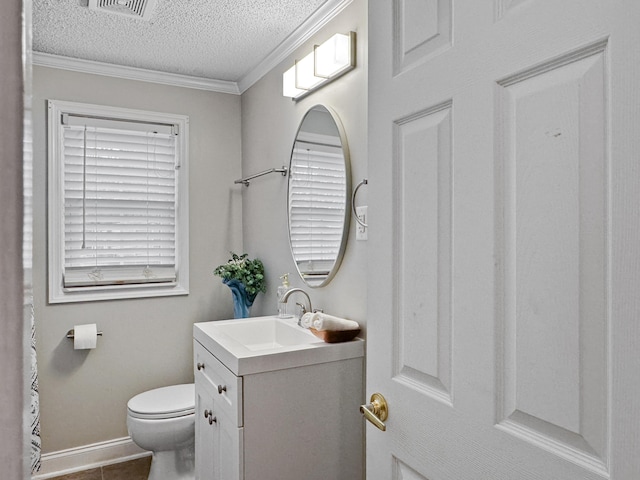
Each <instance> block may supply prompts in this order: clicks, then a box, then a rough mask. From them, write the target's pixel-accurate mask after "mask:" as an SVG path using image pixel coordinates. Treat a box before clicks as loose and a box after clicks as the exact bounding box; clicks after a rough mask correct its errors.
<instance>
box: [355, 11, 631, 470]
mask: <svg viewBox="0 0 640 480" xmlns="http://www.w3.org/2000/svg"><path fill="white" fill-rule="evenodd" d="M369 15H370V24H369V35H370V38H369V47H368V51H369V122H370V127H369V137H370V140H369V183H368V188H369V195H368V198H369V199H370V200H369V202H370V208H369V226H370V231H369V252H370V261H369V265H370V267H369V268H370V272H369V279H370V280H369V285H368V287H369V304H368V311H369V319H368V325H367V326H368V331H367V343H368V347H367V395H368V396H369V395H371V394H373V393H375V392H378V393H381V394H382V395H383V396H384V397H385V398H386V400H387V403H388V418H387V420H386V422H385V423H386V427H387V428H386V431H384V432H383V431H381V430H378V429H377V428H376V427H375V426H374V425H371V424H367V479H368V480H383V479H384V480H388V479H393V480H401V479H402V480H422V479H427V480H485V479H486V480H521V479H531V480H533V479H540V480H595V479H607V478H610V479H612V480H638V479H640V255H639V253H640V140H639V139H640V2H638V1H636V0H624V1H623V0H606V1H602V0H563V1H558V0H388V1H379V0H373V1H370V2H369Z"/></svg>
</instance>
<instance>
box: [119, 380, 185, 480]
mask: <svg viewBox="0 0 640 480" xmlns="http://www.w3.org/2000/svg"><path fill="white" fill-rule="evenodd" d="M194 411H195V387H194V384H193V383H190V384H186V385H172V386H170V387H162V388H157V389H155V390H149V391H148V392H143V393H141V394H139V395H136V396H135V397H133V398H132V399H131V400H129V402H128V403H127V429H128V430H129V436H130V437H131V440H133V442H134V443H135V444H136V445H138V446H139V447H140V448H143V449H145V450H150V451H151V452H153V458H152V460H151V470H150V472H149V480H193V479H194V478H195V473H194V457H195V453H194V445H195V413H194Z"/></svg>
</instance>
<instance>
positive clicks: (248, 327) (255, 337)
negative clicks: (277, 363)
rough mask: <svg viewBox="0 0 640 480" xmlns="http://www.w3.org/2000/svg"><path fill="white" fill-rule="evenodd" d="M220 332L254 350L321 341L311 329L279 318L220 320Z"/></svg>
mask: <svg viewBox="0 0 640 480" xmlns="http://www.w3.org/2000/svg"><path fill="white" fill-rule="evenodd" d="M218 323H219V325H216V327H217V330H218V332H220V333H222V334H224V335H227V336H228V337H230V338H231V339H233V340H235V341H236V342H238V343H239V344H241V345H244V347H245V348H247V349H249V350H251V351H252V352H257V351H264V350H274V349H282V348H283V347H289V346H294V345H308V344H310V343H318V342H321V341H322V340H320V339H319V338H317V337H316V336H315V335H309V333H310V332H309V331H308V330H306V329H303V328H300V327H298V326H297V325H296V324H292V323H287V322H284V321H283V319H278V318H275V317H273V318H264V319H258V320H251V319H250V320H245V321H239V322H238V321H231V322H224V324H222V323H223V322H218Z"/></svg>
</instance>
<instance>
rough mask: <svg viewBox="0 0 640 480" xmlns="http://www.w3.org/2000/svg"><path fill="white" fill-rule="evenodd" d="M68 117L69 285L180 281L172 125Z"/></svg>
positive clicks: (65, 134)
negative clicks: (177, 277) (177, 262)
mask: <svg viewBox="0 0 640 480" xmlns="http://www.w3.org/2000/svg"><path fill="white" fill-rule="evenodd" d="M65 120H67V122H68V123H72V124H70V125H64V126H63V128H62V132H63V141H62V148H63V157H64V198H65V203H64V236H65V238H64V286H65V287H77V286H86V285H112V284H125V283H144V282H173V281H175V277H176V273H175V264H176V262H175V250H176V235H175V234H176V174H175V172H176V169H175V168H176V139H175V135H174V134H173V131H172V128H171V127H167V126H158V125H144V124H140V123H131V122H115V121H111V122H109V121H105V120H102V119H95V120H98V121H94V119H91V118H88V119H87V118H81V117H75V118H74V117H71V118H70V120H71V122H69V121H68V120H69V119H67V118H65ZM92 124H100V125H104V126H92ZM109 124H110V125H109ZM123 127H133V129H132V128H123Z"/></svg>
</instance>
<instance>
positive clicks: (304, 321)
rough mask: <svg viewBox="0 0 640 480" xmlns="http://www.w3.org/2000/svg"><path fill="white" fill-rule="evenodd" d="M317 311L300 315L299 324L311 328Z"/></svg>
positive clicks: (316, 316)
mask: <svg viewBox="0 0 640 480" xmlns="http://www.w3.org/2000/svg"><path fill="white" fill-rule="evenodd" d="M318 315H319V314H318V313H313V312H307V313H305V314H304V315H302V318H301V319H300V325H301V326H303V327H304V328H311V327H313V321H314V320H316V319H317V318H318Z"/></svg>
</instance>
